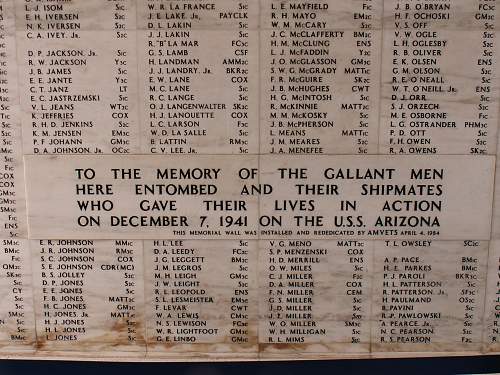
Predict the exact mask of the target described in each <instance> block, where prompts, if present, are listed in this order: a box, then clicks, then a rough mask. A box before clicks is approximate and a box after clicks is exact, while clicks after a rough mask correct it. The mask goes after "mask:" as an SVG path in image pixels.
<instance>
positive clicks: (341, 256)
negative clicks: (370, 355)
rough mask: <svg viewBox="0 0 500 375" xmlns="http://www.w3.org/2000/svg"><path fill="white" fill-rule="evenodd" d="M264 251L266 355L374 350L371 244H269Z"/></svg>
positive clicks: (263, 334) (263, 332) (262, 332)
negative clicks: (370, 343) (276, 351)
mask: <svg viewBox="0 0 500 375" xmlns="http://www.w3.org/2000/svg"><path fill="white" fill-rule="evenodd" d="M260 251H261V255H260V259H261V264H260V266H261V268H260V269H261V272H260V274H261V278H260V280H261V281H260V282H261V295H260V305H261V316H262V317H263V319H262V321H261V325H260V342H261V343H262V344H261V345H262V347H263V348H264V350H265V351H266V352H273V351H275V350H277V349H278V350H287V349H290V348H292V350H301V351H304V352H308V351H310V352H318V351H320V352H321V351H341V352H348V351H358V352H363V351H368V350H369V339H370V326H369V316H370V289H371V283H370V278H369V272H370V262H371V252H372V251H371V242H367V241H356V240H338V241H331V242H329V241H321V240H312V241H311V240H269V241H261V249H260ZM291 344H293V345H291Z"/></svg>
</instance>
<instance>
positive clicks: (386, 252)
mask: <svg viewBox="0 0 500 375" xmlns="http://www.w3.org/2000/svg"><path fill="white" fill-rule="evenodd" d="M487 245H488V243H487V241H462V242H460V241H432V240H421V241H411V240H406V241H405V240H403V241H377V243H376V247H375V265H374V270H375V279H374V294H373V295H374V296H375V298H374V305H373V314H374V316H375V317H376V320H375V321H376V324H375V325H374V326H373V328H372V332H373V334H372V337H373V338H374V341H373V343H372V345H373V348H374V350H375V351H427V350H434V348H438V347H439V350H440V351H468V350H469V351H471V350H472V351H477V350H480V349H481V335H482V325H481V324H482V311H483V304H484V288H485V279H486V274H485V271H486V258H487V249H488V246H487Z"/></svg>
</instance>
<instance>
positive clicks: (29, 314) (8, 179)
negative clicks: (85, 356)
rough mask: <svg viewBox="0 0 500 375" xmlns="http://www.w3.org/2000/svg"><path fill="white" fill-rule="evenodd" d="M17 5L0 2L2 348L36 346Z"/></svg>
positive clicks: (0, 309) (0, 280) (0, 340)
mask: <svg viewBox="0 0 500 375" xmlns="http://www.w3.org/2000/svg"><path fill="white" fill-rule="evenodd" d="M14 22H15V20H14V2H13V1H0V136H1V145H0V157H1V162H0V169H1V172H0V264H1V270H0V289H1V290H2V294H1V300H2V303H1V304H0V346H1V347H2V348H3V350H6V351H8V350H10V349H20V348H23V347H24V348H25V349H29V348H30V347H31V346H32V345H33V343H34V333H35V329H34V328H35V327H34V315H33V307H32V293H31V277H30V269H31V267H30V253H29V247H28V241H27V240H25V239H24V238H25V237H26V217H25V202H24V187H23V185H24V182H23V180H24V179H23V169H22V155H21V154H22V150H21V129H20V121H19V108H18V107H19V105H18V97H17V92H18V90H17V79H16V77H17V71H16V60H15V58H16V56H15V50H16V45H15V30H14Z"/></svg>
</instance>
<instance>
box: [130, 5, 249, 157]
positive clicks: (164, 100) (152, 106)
mask: <svg viewBox="0 0 500 375" xmlns="http://www.w3.org/2000/svg"><path fill="white" fill-rule="evenodd" d="M138 7H139V8H138V10H139V18H140V23H139V27H140V29H141V31H140V34H139V45H138V54H139V56H143V57H142V58H141V60H140V62H139V64H140V72H141V74H142V76H141V77H140V87H141V93H140V95H141V96H140V102H141V109H142V113H141V118H142V123H143V124H144V129H143V138H144V142H143V147H142V149H143V152H145V153H153V154H186V153H202V154H203V153H204V154H209V153H218V154H221V153H222V154H247V153H257V150H258V146H257V141H258V140H257V138H258V136H257V133H258V132H257V128H256V126H257V121H258V115H257V112H258V111H257V108H258V104H257V98H258V92H257V87H258V80H256V79H255V76H256V75H257V74H258V73H257V66H258V54H257V51H258V50H257V47H258V46H257V43H258V34H257V31H256V27H257V25H258V17H257V14H258V3H257V2H254V1H248V0H242V1H236V2H234V1H218V2H215V1H205V0H196V1H189V2H185V1H169V0H162V1H144V2H141V3H139V4H138Z"/></svg>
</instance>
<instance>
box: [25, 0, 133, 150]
mask: <svg viewBox="0 0 500 375" xmlns="http://www.w3.org/2000/svg"><path fill="white" fill-rule="evenodd" d="M16 4H17V8H16V13H17V14H16V17H17V38H18V41H19V47H18V58H19V61H21V64H20V77H22V78H21V80H20V89H21V105H22V109H23V118H22V123H23V130H24V135H25V137H24V140H23V141H24V146H25V150H26V153H34V154H92V153H131V152H136V151H137V150H138V147H139V137H138V124H137V119H136V115H137V110H136V107H137V103H136V97H135V96H136V87H137V85H136V84H135V83H134V84H132V85H131V84H130V82H135V81H136V79H137V77H136V66H135V56H136V54H135V42H136V38H135V31H134V29H135V6H134V4H135V2H133V1H132V0H121V1H113V2H104V3H103V2H102V1H98V0H91V1H86V2H85V3H75V2H56V3H54V2H50V1H40V2H36V3H34V2H31V1H18V2H16Z"/></svg>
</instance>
